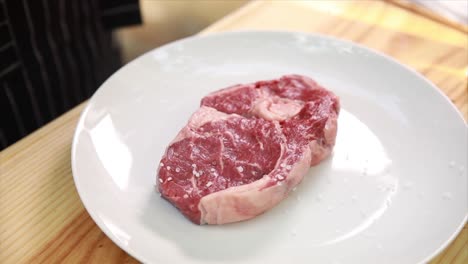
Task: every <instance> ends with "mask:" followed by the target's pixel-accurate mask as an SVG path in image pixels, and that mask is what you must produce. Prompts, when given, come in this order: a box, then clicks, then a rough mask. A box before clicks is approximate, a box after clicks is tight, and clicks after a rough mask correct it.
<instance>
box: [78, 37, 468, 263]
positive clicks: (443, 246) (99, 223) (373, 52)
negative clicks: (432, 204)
mask: <svg viewBox="0 0 468 264" xmlns="http://www.w3.org/2000/svg"><path fill="white" fill-rule="evenodd" d="M242 34H253V35H257V36H258V35H267V34H270V35H289V36H292V35H304V36H305V37H307V38H315V39H325V40H328V41H330V42H338V43H343V44H346V45H350V46H353V47H356V48H358V49H361V50H364V51H365V52H366V53H367V54H371V55H374V56H377V57H381V58H383V59H385V60H386V61H388V62H389V63H393V64H394V65H396V66H399V67H402V68H403V69H404V70H406V71H408V72H409V73H411V74H413V75H414V76H415V77H417V78H418V79H419V80H420V81H423V82H424V83H425V84H426V85H428V86H429V87H431V89H432V90H435V91H436V92H437V93H438V95H439V96H442V97H443V98H444V100H445V102H446V103H448V105H450V107H451V108H452V110H454V112H455V113H456V114H457V116H458V118H457V120H461V121H462V122H463V123H464V125H465V131H468V130H467V129H468V124H467V121H466V120H465V118H464V117H463V114H462V113H461V112H460V110H459V109H458V108H457V107H456V106H455V105H454V104H453V102H452V101H451V100H450V98H449V97H448V96H447V95H446V94H445V93H444V92H443V91H442V90H441V89H440V88H439V87H437V86H436V85H435V84H434V83H432V82H431V81H430V80H429V79H427V78H426V77H425V76H424V75H423V74H421V73H420V72H418V71H416V70H415V69H413V68H411V67H410V66H409V65H406V64H403V63H402V62H399V61H398V60H397V59H396V58H393V57H391V56H390V55H387V54H385V53H383V52H382V51H380V50H376V49H373V48H370V47H367V46H364V45H363V44H361V43H357V42H353V41H351V40H348V39H342V38H339V37H336V36H332V35H326V34H322V33H316V32H313V33H311V32H304V31H295V30H274V29H272V30H268V29H266V30H250V29H243V30H228V31H222V32H210V33H198V34H196V35H192V36H188V37H185V38H181V39H178V40H175V41H172V42H169V43H166V44H164V45H162V46H159V47H156V48H154V49H151V50H149V51H147V52H145V53H143V54H141V55H139V56H138V57H136V58H134V59H133V60H131V61H130V62H128V63H126V64H124V65H122V66H121V67H120V68H119V69H118V70H116V71H115V72H114V73H112V74H111V75H110V76H109V77H107V79H106V80H105V81H104V82H103V83H102V84H101V85H100V86H99V87H98V88H97V89H96V91H95V92H94V93H93V95H92V96H91V97H90V98H89V99H88V101H87V102H86V106H85V108H84V109H83V110H82V112H81V114H80V116H79V119H78V122H77V125H76V127H75V130H74V132H73V139H72V146H71V150H70V152H71V171H72V175H73V181H74V185H75V188H76V190H77V193H78V196H79V197H80V200H81V203H82V204H83V207H84V208H85V210H86V211H87V213H88V214H89V215H90V216H91V219H92V220H93V221H94V223H95V224H96V225H97V226H98V227H99V229H100V230H101V231H102V232H104V234H106V236H107V237H108V238H109V239H110V240H111V241H112V242H114V243H115V244H116V245H117V246H118V247H119V248H120V249H121V250H123V251H125V252H126V253H128V254H129V255H131V256H132V257H133V258H135V259H136V260H138V261H141V262H143V263H152V262H151V261H149V260H148V259H146V257H144V256H142V255H141V254H139V253H138V252H135V250H133V249H131V247H129V246H127V245H124V244H123V243H122V242H121V241H120V240H119V239H117V238H116V237H115V236H114V235H113V233H112V232H111V231H110V230H109V229H108V228H107V227H106V225H105V224H104V223H102V221H100V220H99V219H100V218H99V217H98V216H97V215H96V214H97V212H95V210H96V209H92V208H91V206H90V205H89V204H87V203H86V202H85V200H86V198H85V197H84V195H83V191H82V190H81V189H82V188H83V187H80V184H79V179H78V178H79V176H77V175H78V173H77V168H76V166H77V165H76V155H77V147H78V141H79V140H78V139H79V134H80V132H81V131H82V128H83V123H84V121H85V119H86V116H87V113H88V111H89V110H90V109H91V105H92V104H91V103H92V101H93V100H94V98H95V97H96V96H98V94H99V93H100V91H102V89H103V87H105V86H106V84H107V83H108V82H109V80H110V79H111V78H114V76H115V75H117V74H119V72H120V71H122V70H123V69H124V68H127V67H128V66H129V65H132V64H134V63H136V62H137V61H139V60H141V58H142V57H145V56H148V55H149V54H150V53H152V52H154V51H156V50H158V49H164V48H167V47H168V46H172V45H176V44H177V43H180V42H185V41H190V40H196V39H209V38H216V37H223V36H226V35H228V36H229V35H242ZM467 221H468V212H465V216H464V218H463V221H461V223H460V224H459V226H458V227H457V228H456V229H455V230H454V231H453V233H452V235H451V236H450V237H448V238H447V239H446V241H445V242H444V243H442V244H441V245H440V246H439V247H438V249H437V250H434V251H433V252H432V253H431V254H429V255H428V256H427V257H425V258H424V259H422V260H421V261H420V262H418V263H427V262H429V261H430V260H432V259H433V258H434V257H436V256H437V255H439V254H440V253H441V252H442V251H443V250H444V249H446V248H447V247H448V245H449V244H450V243H452V242H453V241H454V240H455V239H456V238H457V236H458V235H459V234H460V232H461V231H462V230H463V228H464V226H465V225H466V224H467Z"/></svg>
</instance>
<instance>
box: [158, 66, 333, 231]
mask: <svg viewBox="0 0 468 264" xmlns="http://www.w3.org/2000/svg"><path fill="white" fill-rule="evenodd" d="M339 109H340V105H339V100H338V98H337V97H336V96H335V95H334V94H333V93H332V92H330V91H328V90H326V89H324V88H322V87H321V86H319V85H318V84H317V83H316V82H314V81H313V80H311V79H309V78H307V77H304V76H300V75H287V76H283V77H281V78H280V79H278V80H269V81H259V82H256V83H253V84H245V85H235V86H232V87H229V88H225V89H222V90H220V91H217V92H214V93H212V94H209V95H208V96H206V97H205V98H203V99H202V101H201V107H200V108H199V109H198V110H197V111H196V112H195V113H194V114H193V115H192V117H191V118H190V120H189V121H188V124H187V125H186V126H185V127H184V128H183V129H182V130H181V131H180V132H179V134H178V135H177V136H176V138H175V139H174V140H173V141H172V142H171V143H170V145H169V147H168V148H167V150H166V153H165V154H164V156H163V158H162V160H161V163H160V167H159V172H158V175H159V177H158V180H157V184H158V189H159V192H160V193H161V195H162V197H164V198H165V199H167V200H168V201H169V202H171V203H172V204H173V205H174V206H176V207H177V208H178V209H179V210H180V211H181V212H182V213H183V214H184V215H185V216H186V217H187V218H189V219H190V220H191V221H192V222H194V223H196V224H224V223H230V222H236V221H242V220H246V219H250V218H253V217H255V216H257V215H259V214H261V213H263V212H265V211H266V210H268V209H270V208H272V207H273V206H275V205H277V204H278V203H279V202H280V201H281V200H283V199H285V198H286V197H287V196H288V193H289V192H290V190H291V189H292V188H294V186H296V185H297V184H299V183H300V182H301V180H302V178H303V176H304V175H305V174H306V173H307V171H308V169H309V167H310V166H313V165H315V164H317V163H319V162H320V161H321V160H323V159H324V158H325V157H327V156H328V155H329V154H330V152H331V150H332V148H333V146H334V144H335V137H336V131H337V117H338V113H339Z"/></svg>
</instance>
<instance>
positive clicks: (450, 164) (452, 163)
mask: <svg viewBox="0 0 468 264" xmlns="http://www.w3.org/2000/svg"><path fill="white" fill-rule="evenodd" d="M449 167H450V168H453V167H455V161H453V160H452V161H451V162H449Z"/></svg>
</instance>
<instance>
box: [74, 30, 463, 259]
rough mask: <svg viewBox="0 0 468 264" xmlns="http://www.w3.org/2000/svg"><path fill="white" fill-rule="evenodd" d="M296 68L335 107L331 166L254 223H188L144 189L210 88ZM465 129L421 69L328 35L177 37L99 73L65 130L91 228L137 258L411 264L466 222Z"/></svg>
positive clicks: (428, 254) (446, 240)
mask: <svg viewBox="0 0 468 264" xmlns="http://www.w3.org/2000/svg"><path fill="white" fill-rule="evenodd" d="M289 73H297V74H304V75H308V76H310V77H312V78H314V79H316V80H317V81H318V82H319V83H321V84H323V85H324V86H325V87H327V88H329V89H331V90H332V91H334V92H335V93H336V94H337V95H338V96H340V98H341V103H342V112H341V114H340V117H339V132H338V138H337V143H336V147H335V150H334V153H333V155H332V157H330V158H329V159H328V160H326V161H325V162H323V163H322V164H320V165H319V166H317V167H315V168H313V169H311V170H310V173H309V175H307V176H306V177H305V180H304V181H303V183H302V184H301V185H300V186H299V188H298V190H297V191H296V192H294V193H293V194H292V195H291V196H290V197H289V198H288V199H286V200H285V201H283V202H282V203H281V204H280V205H279V206H277V207H276V208H274V209H273V210H271V211H269V212H267V213H265V214H264V215H261V216H259V217H257V218H256V219H253V220H250V221H246V222H241V223H236V224H230V225H223V226H197V225H193V224H192V223H191V222H189V221H188V220H187V219H185V218H184V217H183V216H182V215H181V214H180V213H179V212H178V211H177V210H176V209H175V208H174V207H172V206H171V205H170V204H169V203H167V202H166V201H165V200H163V199H161V198H160V197H159V195H158V194H157V193H156V191H155V188H154V184H155V176H156V168H157V165H158V162H159V160H160V158H161V156H162V154H163V152H164V150H165V147H166V146H167V144H168V143H169V142H170V141H171V140H172V139H173V137H174V136H175V135H176V133H177V132H178V131H179V129H180V128H182V126H184V124H185V123H186V121H187V120H188V118H189V116H190V115H191V113H192V112H194V110H195V109H196V108H197V107H198V105H199V101H200V99H201V98H202V97H203V96H204V95H206V94H207V93H209V92H211V91H213V90H217V89H220V88H223V87H225V86H228V85H232V84H236V83H246V82H252V81H256V80H263V79H270V78H277V77H279V76H281V75H283V74H289ZM466 146H467V126H466V124H465V122H464V121H463V118H462V117H461V115H460V114H459V113H458V112H457V110H456V109H455V108H454V106H453V105H452V104H451V103H450V101H449V100H448V99H447V98H446V97H445V96H444V95H443V94H442V93H440V92H439V90H438V89H437V88H436V87H434V86H433V85H432V84H431V83H429V82H428V81H426V80H425V79H423V78H422V77H421V76H420V75H419V74H417V73H415V72H414V71H412V70H409V69H408V68H406V67H404V66H402V65H401V64H399V63H397V62H396V61H394V60H392V59H390V58H388V57H386V56H383V55H381V54H378V53H375V52H373V51H370V50H368V49H366V48H363V47H360V46H357V45H355V44H352V43H350V42H345V41H341V40H337V39H333V38H328V37H323V36H317V35H308V34H303V33H292V32H237V33H223V34H216V35H211V36H203V37H193V38H188V39H184V40H182V41H178V42H175V43H172V44H170V45H167V46H164V47H162V48H159V49H156V50H153V51H151V52H149V53H147V54H145V55H143V56H141V57H140V58H138V59H136V60H134V61H133V62H131V63H129V64H128V65H126V66H125V67H123V68H122V69H120V70H119V71H118V72H117V73H115V74H114V75H113V76H112V77H110V78H109V79H108V80H107V81H106V82H105V83H104V84H103V85H102V86H101V87H100V88H99V90H98V91H97V92H96V94H95V95H94V96H93V97H92V99H91V100H90V102H89V104H88V106H87V107H86V109H85V111H84V112H83V114H82V116H81V119H80V121H79V124H78V127H77V129H76V133H75V137H74V142H73V150H72V167H73V175H74V179H75V183H76V186H77V189H78V192H79V194H80V197H81V199H82V200H83V203H84V205H85V206H86V208H87V210H88V212H89V213H90V214H91V216H92V218H93V219H94V221H95V222H96V223H97V224H98V225H99V227H100V228H101V229H102V230H103V231H104V232H105V233H106V234H107V235H108V236H109V237H110V238H111V239H112V240H113V241H114V242H115V243H117V244H118V245H119V246H120V247H121V248H123V249H124V250H125V251H127V252H128V253H130V254H131V255H133V256H134V257H136V258H137V259H139V260H140V261H142V262H145V263H203V264H206V263H290V262H291V263H418V262H423V261H427V260H429V259H430V258H431V257H433V256H434V255H435V254H436V253H438V252H440V251H441V250H442V248H443V247H444V246H446V245H447V244H448V243H449V242H450V241H451V240H452V239H453V238H454V237H455V236H456V234H457V232H458V231H459V230H460V229H461V227H462V226H463V224H464V223H465V220H466V215H467V214H466V213H467V174H466V165H467V164H466V163H467V147H466Z"/></svg>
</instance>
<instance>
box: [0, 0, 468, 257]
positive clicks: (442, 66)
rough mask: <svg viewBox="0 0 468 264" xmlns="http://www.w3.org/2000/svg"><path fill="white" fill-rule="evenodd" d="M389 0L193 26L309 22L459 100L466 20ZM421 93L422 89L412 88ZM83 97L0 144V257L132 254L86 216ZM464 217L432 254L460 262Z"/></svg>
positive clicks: (463, 107)
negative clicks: (77, 135)
mask: <svg viewBox="0 0 468 264" xmlns="http://www.w3.org/2000/svg"><path fill="white" fill-rule="evenodd" d="M411 9H412V10H410V9H407V7H405V4H402V2H401V1H399V2H398V3H397V4H395V2H393V1H392V2H376V1H371V2H366V1H362V0H360V1H349V2H348V1H327V2H320V1H302V2H291V1H271V2H270V1H268V2H266V1H265V2H251V3H249V4H247V5H246V6H244V7H243V8H241V9H240V10H238V11H236V12H234V13H233V14H231V15H229V16H227V17H225V18H223V19H222V20H220V21H219V22H217V23H215V24H214V25H212V26H210V27H209V28H208V29H206V30H204V31H203V32H202V33H201V34H209V33H212V32H219V31H227V30H237V29H279V30H296V31H305V32H319V33H323V34H327V35H333V36H337V37H340V38H344V39H349V40H352V41H355V42H359V43H361V44H363V45H366V46H368V47H371V48H374V49H377V50H380V51H382V52H384V53H386V54H388V55H390V56H392V57H394V58H397V59H398V60H399V61H400V62H402V63H404V64H406V65H409V66H410V67H412V68H414V69H416V70H417V71H419V72H421V73H422V74H424V75H425V76H426V77H427V78H429V79H430V80H431V81H432V82H434V83H435V84H436V85H437V86H438V87H440V89H441V90H442V91H443V92H444V93H445V94H447V95H448V96H449V98H450V99H451V100H452V101H453V102H454V103H455V105H456V106H457V107H458V109H460V111H461V112H462V113H463V115H464V117H465V120H466V118H467V110H468V103H467V101H468V99H467V97H468V95H467V71H468V68H467V65H468V38H467V33H466V31H464V30H466V28H465V27H463V26H457V25H454V24H450V23H444V20H443V19H442V20H441V19H433V17H431V16H427V15H425V14H424V13H421V12H418V8H416V9H415V8H414V7H412V8H411ZM422 100H423V98H422ZM83 107H84V104H82V105H79V106H77V107H76V108H74V109H73V110H71V111H69V112H68V113H66V114H64V115H63V116H61V117H60V118H58V119H56V120H55V121H53V122H51V123H50V124H48V125H46V126H44V127H43V128H41V129H39V130H38V131H36V132H34V133H33V134H31V135H29V136H28V137H26V138H24V139H23V140H21V141H19V142H17V143H16V144H14V145H12V146H11V147H9V148H8V149H6V150H4V151H2V152H1V153H0V199H1V200H0V262H1V263H22V262H34V263H40V262H44V263H55V262H59V261H62V262H66V263H119V262H120V263H122V262H125V263H127V262H128V263H135V262H137V261H136V260H135V259H133V258H132V257H130V256H129V255H127V254H126V253H125V252H124V251H122V250H121V249H120V248H118V247H117V246H116V245H115V244H114V243H113V242H112V241H111V240H110V239H109V238H107V237H106V235H104V234H103V232H102V231H101V230H100V229H99V228H98V227H97V226H96V224H95V223H94V222H93V221H92V219H91V218H90V217H89V215H88V213H87V212H86V210H85V209H84V207H83V205H82V203H81V201H80V199H79V197H78V194H77V192H76V189H75V186H74V183H73V179H72V174H71V169H70V146H71V143H72V135H73V131H74V129H75V126H76V124H77V121H78V117H79V115H80V113H81V111H82V109H83ZM467 236H468V229H467V226H465V228H464V229H463V230H462V232H461V233H460V235H459V236H458V237H457V239H456V240H455V241H454V242H453V243H452V244H451V245H450V246H449V247H448V248H447V249H446V250H445V251H444V252H443V253H441V254H440V255H439V256H438V257H436V258H435V259H434V260H433V261H432V263H451V262H453V263H467V261H468V257H467V254H468V253H467V252H468V247H467Z"/></svg>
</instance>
